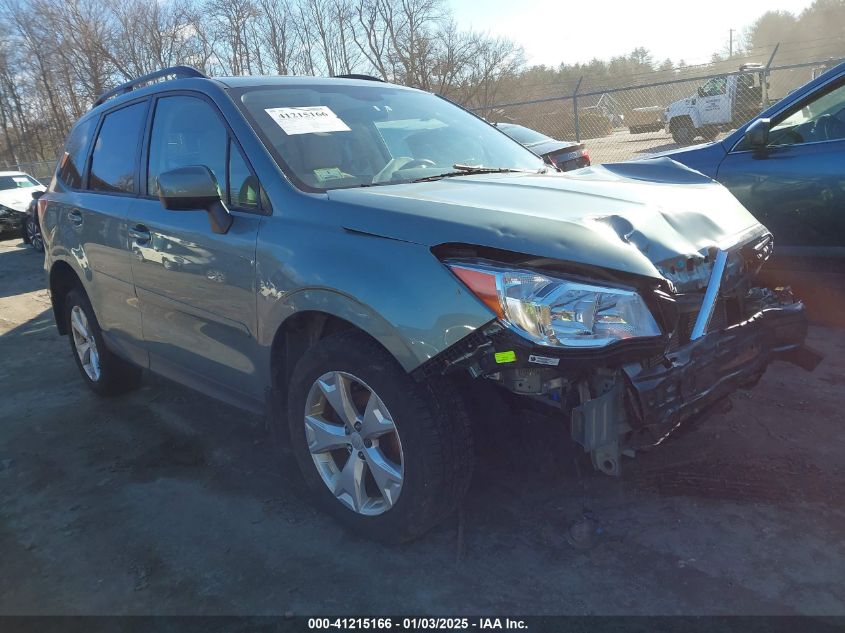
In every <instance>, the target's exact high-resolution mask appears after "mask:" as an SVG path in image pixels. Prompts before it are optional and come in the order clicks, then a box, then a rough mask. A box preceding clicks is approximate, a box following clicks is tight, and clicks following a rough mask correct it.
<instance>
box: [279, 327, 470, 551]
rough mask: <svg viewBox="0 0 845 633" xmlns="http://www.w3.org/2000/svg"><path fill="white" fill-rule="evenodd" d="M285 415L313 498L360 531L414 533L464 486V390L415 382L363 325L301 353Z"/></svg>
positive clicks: (443, 511)
mask: <svg viewBox="0 0 845 633" xmlns="http://www.w3.org/2000/svg"><path fill="white" fill-rule="evenodd" d="M340 395H345V398H344V399H340V400H339V399H337V398H338V396H340ZM331 402H335V403H336V404H340V406H339V407H338V408H341V409H345V414H344V415H338V412H337V410H336V409H335V408H334V406H333V405H332V404H331ZM350 403H351V408H350V407H349V406H347V404H350ZM287 418H288V427H289V432H290V440H291V450H292V451H293V454H294V456H295V458H296V461H297V463H298V465H299V468H300V470H301V472H302V475H303V477H304V479H305V482H306V484H307V486H308V489H309V491H310V492H311V494H312V496H313V498H314V500H315V502H316V503H317V504H318V505H319V506H321V507H322V508H323V509H324V510H325V511H326V512H328V513H329V514H331V515H332V516H334V517H335V518H336V519H337V520H338V521H340V522H341V523H342V524H344V525H345V526H346V527H348V528H349V529H351V530H354V531H355V532H357V533H359V534H361V535H363V536H365V537H368V538H371V539H375V540H378V541H382V542H388V543H395V542H402V541H407V540H410V539H413V538H416V537H418V536H420V535H422V534H424V533H425V532H426V531H428V530H429V529H431V528H432V527H433V526H434V525H435V524H437V523H438V522H440V521H441V520H442V519H444V518H445V517H446V516H448V515H449V514H450V513H452V512H453V511H454V510H455V508H456V507H457V506H458V504H459V503H460V501H461V499H462V498H463V496H464V495H465V494H466V491H467V488H468V487H469V481H470V477H471V474H472V468H473V462H474V451H473V442H472V435H471V432H470V425H469V419H468V417H467V415H466V411H465V408H464V403H463V400H462V398H461V397H460V396H459V394H458V393H457V391H456V390H455V389H454V387H453V386H452V385H451V384H449V383H446V382H445V381H440V380H437V381H426V382H424V383H418V382H416V381H415V380H413V379H412V378H411V377H410V376H409V375H408V374H407V372H405V371H404V369H402V367H401V366H400V365H399V364H398V363H397V362H396V360H395V359H394V358H393V357H392V356H391V355H390V354H389V353H388V352H387V351H386V350H385V349H384V348H382V347H381V346H380V345H379V344H378V343H376V342H375V341H374V340H373V339H371V338H369V337H368V336H367V335H365V334H363V333H361V332H358V331H346V332H341V333H339V334H335V335H332V336H330V337H328V338H325V339H323V340H321V341H319V342H318V343H316V344H315V345H314V346H313V347H311V348H310V349H309V350H308V351H307V352H306V354H305V355H304V356H303V357H302V358H301V359H300V360H299V362H298V363H297V364H296V367H295V368H294V370H293V372H292V375H291V379H290V382H289V387H288V397H287ZM374 420H377V421H378V422H377V423H374ZM306 427H308V430H307V431H306ZM373 429H375V431H373ZM362 445H363V446H364V448H362ZM309 446H310V448H309ZM328 447H334V448H328ZM385 463H386V464H387V466H386V467H385V466H384V464H385ZM354 473H359V474H357V475H355V474H354ZM385 473H388V474H387V475H385ZM377 476H378V477H377ZM357 482H360V483H357ZM350 484H352V485H351V486H350ZM350 488H352V489H355V490H359V491H360V494H357V493H350V492H349V491H350Z"/></svg>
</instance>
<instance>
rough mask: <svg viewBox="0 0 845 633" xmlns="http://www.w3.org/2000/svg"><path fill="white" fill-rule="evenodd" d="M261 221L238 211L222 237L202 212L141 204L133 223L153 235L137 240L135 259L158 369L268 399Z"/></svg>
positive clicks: (134, 212)
mask: <svg viewBox="0 0 845 633" xmlns="http://www.w3.org/2000/svg"><path fill="white" fill-rule="evenodd" d="M260 221H261V216H256V215H250V214H241V213H238V214H236V217H235V219H234V222H233V223H232V227H231V229H230V230H229V232H228V233H227V234H225V235H218V234H216V233H213V232H212V231H211V228H210V225H209V221H208V217H207V215H206V214H205V213H204V212H202V211H167V210H166V209H164V208H163V207H162V206H161V203H160V202H159V201H158V200H148V199H139V200H137V201H136V202H135V205H134V206H133V207H132V210H131V212H130V220H129V225H130V227H132V228H133V229H134V230H135V231H138V230H139V229H142V230H143V231H145V232H147V233H148V234H149V239H146V240H139V239H134V238H133V239H132V240H131V248H132V258H131V260H132V271H133V277H134V280H135V290H136V293H137V294H138V299H139V301H140V303H141V312H142V317H143V334H144V344H145V346H146V348H147V350H148V351H149V354H150V369H152V370H153V371H155V372H157V373H161V374H163V375H167V376H169V377H172V378H175V379H177V380H180V381H181V382H189V383H191V384H194V383H195V382H196V381H198V380H199V381H202V382H207V383H209V384H210V385H213V386H214V389H220V390H221V391H233V392H235V393H234V394H232V395H233V396H234V395H235V394H237V393H240V394H243V395H245V396H247V397H249V398H253V399H260V397H261V395H262V392H263V385H261V384H259V382H257V381H256V380H255V374H256V365H255V363H256V319H255V259H254V257H255V239H256V235H257V234H258V225H259V223H260ZM183 374H184V376H183Z"/></svg>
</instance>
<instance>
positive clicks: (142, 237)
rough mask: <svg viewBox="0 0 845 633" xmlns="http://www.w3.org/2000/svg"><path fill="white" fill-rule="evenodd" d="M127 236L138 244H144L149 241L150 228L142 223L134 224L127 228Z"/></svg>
mask: <svg viewBox="0 0 845 633" xmlns="http://www.w3.org/2000/svg"><path fill="white" fill-rule="evenodd" d="M129 238H130V239H133V240H135V242H137V243H138V244H146V243H147V242H149V241H150V230H149V229H148V228H147V227H146V226H144V225H143V224H136V225H135V226H133V227H132V228H131V229H129Z"/></svg>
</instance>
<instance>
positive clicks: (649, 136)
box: [584, 128, 727, 165]
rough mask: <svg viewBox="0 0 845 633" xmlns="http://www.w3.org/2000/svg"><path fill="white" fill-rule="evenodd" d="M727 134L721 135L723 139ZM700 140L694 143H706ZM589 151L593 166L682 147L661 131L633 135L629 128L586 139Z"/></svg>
mask: <svg viewBox="0 0 845 633" xmlns="http://www.w3.org/2000/svg"><path fill="white" fill-rule="evenodd" d="M725 136H727V134H720V135H719V136H718V137H717V138H718V139H719V140H721V139H723V138H724V137H725ZM704 142H705V141H704V139H702V138H700V137H699V138H698V139H697V140H696V141H694V143H696V144H698V143H704ZM584 143H585V145H586V148H587V151H588V152H589V153H590V160H591V161H592V163H593V165H598V164H601V163H618V162H622V161H626V160H634V159H637V158H644V157H646V156H648V155H649V154H656V153H658V152H666V151H669V150H672V149H679V148H680V147H681V146H680V145H678V144H677V143H675V141H673V140H672V136H671V135H669V134H667V133H666V132H665V131H663V130H661V131H659V132H647V133H645V134H631V133H630V132H628V128H617V129H615V130H613V133H611V134H610V135H608V136H604V137H602V138H589V139H585V140H584Z"/></svg>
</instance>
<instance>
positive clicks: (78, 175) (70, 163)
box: [59, 117, 97, 189]
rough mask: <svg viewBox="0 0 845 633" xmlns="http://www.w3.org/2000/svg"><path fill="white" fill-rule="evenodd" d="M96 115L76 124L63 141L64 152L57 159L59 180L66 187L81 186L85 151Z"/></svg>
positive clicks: (89, 141)
mask: <svg viewBox="0 0 845 633" xmlns="http://www.w3.org/2000/svg"><path fill="white" fill-rule="evenodd" d="M96 124H97V117H91V118H90V119H87V120H85V121H82V122H80V123H79V124H77V126H76V127H75V128H73V132H71V133H70V136H69V137H68V139H67V143H65V152H64V154H63V155H62V158H61V160H60V161H59V180H61V181H62V182H63V183H65V184H66V185H67V186H68V187H72V188H73V189H79V188H80V187H81V186H82V171H83V167H84V166H85V153H86V151H87V150H88V145H89V144H90V143H91V137H92V136H93V135H94V128H95V127H96Z"/></svg>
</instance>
